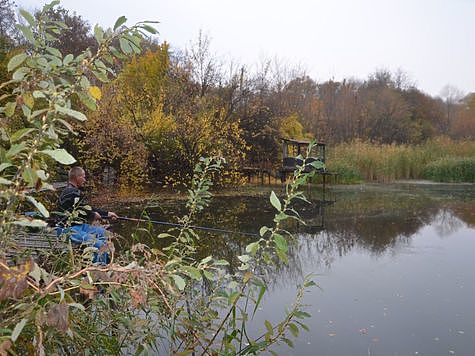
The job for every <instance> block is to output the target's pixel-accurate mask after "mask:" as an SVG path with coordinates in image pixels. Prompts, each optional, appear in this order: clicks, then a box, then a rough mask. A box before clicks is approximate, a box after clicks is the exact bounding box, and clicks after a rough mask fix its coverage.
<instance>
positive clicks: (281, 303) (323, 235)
mask: <svg viewBox="0 0 475 356" xmlns="http://www.w3.org/2000/svg"><path fill="white" fill-rule="evenodd" d="M313 193H314V194H313V195H312V199H311V200H312V204H310V205H305V204H300V205H299V206H298V208H299V210H300V211H301V213H302V216H303V217H304V218H305V219H306V220H307V221H308V222H309V223H308V225H307V226H303V225H297V224H295V223H293V224H291V225H289V226H288V228H289V229H291V230H292V231H294V233H295V234H294V235H295V236H294V238H293V239H292V240H291V241H290V242H289V252H288V254H289V263H288V264H287V265H282V264H280V265H275V266H263V267H262V272H263V273H264V274H265V275H266V279H267V280H268V282H269V285H270V287H271V288H270V291H269V292H270V293H269V295H267V297H266V299H265V301H264V305H263V307H262V310H260V311H259V313H258V314H257V315H256V318H257V319H258V320H257V321H256V324H255V325H256V326H255V328H256V330H257V329H258V328H259V327H260V326H261V325H262V324H263V320H265V319H268V320H270V321H271V322H272V321H277V320H281V318H282V317H283V309H284V307H285V306H287V305H290V304H291V303H292V301H293V297H294V295H295V286H296V284H298V283H299V281H301V280H302V277H303V276H304V275H307V274H308V273H317V274H318V276H317V277H316V278H315V280H316V281H317V282H318V283H319V285H320V286H321V287H322V288H323V291H320V290H315V291H312V292H311V294H310V295H309V297H308V303H309V304H310V305H311V306H310V307H309V308H310V310H309V312H310V314H312V315H313V317H312V319H310V320H308V323H309V327H310V332H309V333H304V334H303V335H302V337H300V338H299V339H298V340H297V341H296V346H295V350H294V351H290V350H289V349H288V348H287V347H283V348H282V349H278V350H277V351H279V352H280V353H281V354H295V355H314V354H315V353H316V351H318V352H317V353H318V354H322V355H364V354H371V355H373V354H375V355H396V354H397V355H410V354H412V355H413V354H427V355H446V354H454V353H456V354H461V355H462V354H467V355H468V354H472V353H473V341H472V340H473V339H474V338H475V324H474V323H473V320H475V309H474V308H473V307H472V304H473V300H472V299H473V294H475V282H474V279H473V268H474V267H475V262H474V259H473V250H475V239H473V237H474V236H475V189H474V186H466V187H463V186H462V187H459V186H448V187H444V186H439V185H437V186H420V187H419V186H411V185H408V186H400V185H399V186H387V185H386V186H361V187H350V188H337V189H335V190H334V191H333V194H334V199H328V198H326V199H325V200H324V199H322V195H321V192H313ZM139 212H140V210H139V209H135V214H138V213H139ZM183 213H184V203H183V202H177V201H160V206H159V208H158V207H155V208H150V209H149V214H150V217H151V219H156V220H166V221H174V217H176V216H181V215H182V214H183ZM127 214H131V215H132V214H134V209H133V208H131V209H130V211H128V212H127ZM273 216H274V209H273V208H272V206H271V205H270V203H269V200H268V198H262V197H242V196H241V197H223V198H216V199H214V201H213V203H212V205H211V206H210V208H209V209H208V210H207V211H206V212H205V213H203V214H202V215H201V216H199V218H198V220H197V221H196V224H197V225H205V226H211V227H219V228H224V229H228V230H239V231H245V232H254V233H255V232H257V231H258V230H259V227H260V226H262V225H267V226H270V225H271V224H272V219H273ZM120 228H121V229H122V233H123V235H124V236H127V235H128V234H129V233H130V231H132V230H133V227H132V226H130V225H125V224H124V225H122V226H120ZM156 228H157V229H156V230H155V231H154V233H155V234H157V233H159V232H161V231H164V229H163V228H162V227H156ZM152 236H153V234H152ZM144 237H146V236H144ZM252 241H253V238H249V237H245V236H239V235H233V236H231V235H226V234H213V235H212V234H201V241H200V251H199V253H200V254H201V255H202V256H203V257H204V256H207V255H211V254H212V255H214V256H216V257H218V258H220V257H223V258H226V259H228V260H229V261H231V262H232V264H231V268H232V269H233V270H234V269H236V267H237V265H238V261H237V259H236V256H238V255H240V254H242V253H244V251H245V247H246V245H247V244H248V243H250V242H252ZM148 242H149V243H151V244H155V246H158V247H160V243H161V242H158V241H156V240H154V239H153V238H149V241H148ZM253 328H254V326H253ZM256 330H254V331H256ZM261 331H262V330H261Z"/></svg>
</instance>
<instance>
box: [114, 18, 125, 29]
mask: <svg viewBox="0 0 475 356" xmlns="http://www.w3.org/2000/svg"><path fill="white" fill-rule="evenodd" d="M126 21H127V18H126V17H125V16H121V17H119V18H118V19H117V21H116V22H115V24H114V31H115V30H117V29H118V28H119V27H120V26H122V25H123V24H124V23H125V22H126Z"/></svg>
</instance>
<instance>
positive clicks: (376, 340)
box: [371, 337, 379, 342]
mask: <svg viewBox="0 0 475 356" xmlns="http://www.w3.org/2000/svg"><path fill="white" fill-rule="evenodd" d="M371 341H373V342H378V341H379V338H378V337H374V338H373V339H372V340H371Z"/></svg>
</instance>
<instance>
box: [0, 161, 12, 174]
mask: <svg viewBox="0 0 475 356" xmlns="http://www.w3.org/2000/svg"><path fill="white" fill-rule="evenodd" d="M11 166H13V164H11V163H7V162H5V163H2V164H0V172H2V171H3V170H4V169H5V168H8V167H11Z"/></svg>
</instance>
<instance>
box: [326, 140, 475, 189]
mask: <svg viewBox="0 0 475 356" xmlns="http://www.w3.org/2000/svg"><path fill="white" fill-rule="evenodd" d="M327 152H328V156H327V168H328V169H329V170H330V171H333V172H335V173H338V174H339V181H340V182H341V183H357V182H360V181H377V182H391V181H394V180H398V179H432V180H437V181H443V182H461V181H463V182H474V178H473V177H474V175H475V164H474V161H475V141H453V140H451V139H449V138H447V137H438V138H435V139H432V140H430V141H427V142H426V143H424V144H421V145H396V144H391V145H380V144H374V143H369V142H362V141H354V142H351V143H342V144H339V145H337V146H335V147H329V148H328V151H327ZM436 172H437V173H436Z"/></svg>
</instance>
